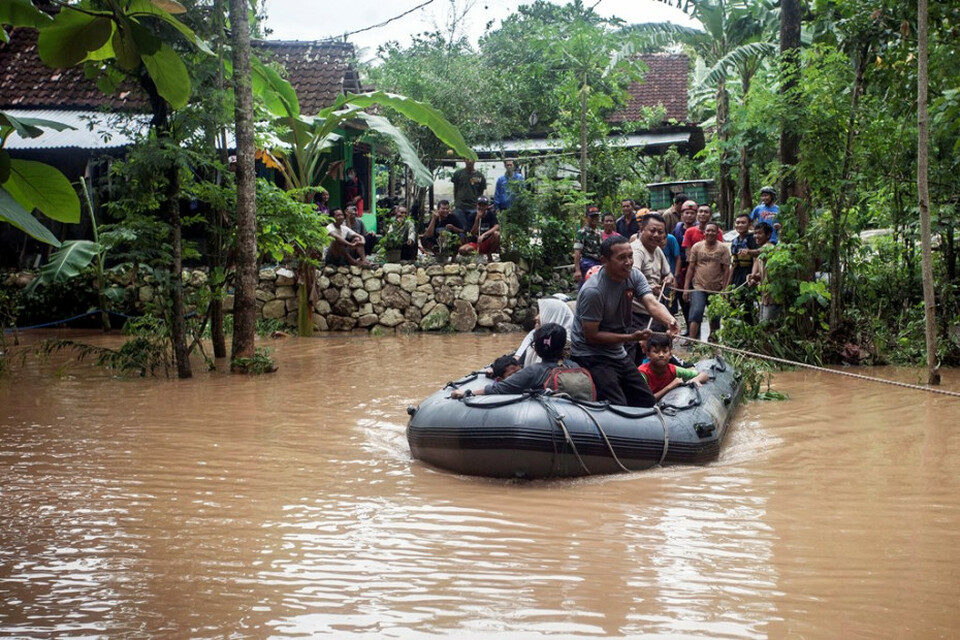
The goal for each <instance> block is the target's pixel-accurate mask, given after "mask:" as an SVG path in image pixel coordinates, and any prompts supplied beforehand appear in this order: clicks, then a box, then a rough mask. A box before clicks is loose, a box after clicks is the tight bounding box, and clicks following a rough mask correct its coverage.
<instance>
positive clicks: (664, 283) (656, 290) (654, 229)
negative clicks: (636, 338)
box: [627, 213, 674, 364]
mask: <svg viewBox="0 0 960 640" xmlns="http://www.w3.org/2000/svg"><path fill="white" fill-rule="evenodd" d="M666 232H667V230H666V223H665V222H664V220H663V216H661V215H660V214H659V213H648V214H646V215H644V216H643V217H642V218H640V233H639V234H638V235H637V237H636V238H635V239H634V240H633V241H632V242H631V243H630V247H631V248H632V249H633V264H634V265H635V266H636V267H637V268H638V269H640V272H641V273H643V276H644V277H645V278H646V279H647V283H649V285H650V290H651V292H652V293H653V295H654V296H656V297H657V300H658V301H659V302H662V303H663V304H667V301H666V300H665V298H666V295H667V293H663V295H662V296H661V291H663V289H664V288H670V287H672V286H673V284H674V282H673V281H674V277H673V272H672V271H671V270H670V263H669V261H668V260H667V257H666V256H665V255H664V254H663V249H661V248H660V242H661V241H662V240H663V239H664V238H665V237H666ZM630 328H631V329H632V330H634V331H639V330H643V329H647V328H649V329H652V330H653V331H665V330H666V325H664V324H662V323H660V322H657V321H656V320H654V321H653V323H652V324H651V322H650V315H649V314H648V313H647V309H646V307H645V306H644V305H643V304H641V303H640V302H639V301H638V300H636V299H634V301H633V321H632V322H631V325H630ZM627 352H628V353H629V355H631V356H633V357H634V360H635V361H636V362H637V364H640V362H642V361H643V350H642V349H635V350H631V349H627Z"/></svg>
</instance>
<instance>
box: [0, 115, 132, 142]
mask: <svg viewBox="0 0 960 640" xmlns="http://www.w3.org/2000/svg"><path fill="white" fill-rule="evenodd" d="M4 112H5V113H6V114H7V115H8V116H12V117H14V118H41V119H43V120H51V121H53V122H59V123H60V124H65V125H67V126H69V127H71V128H69V129H64V130H62V131H57V130H55V129H50V128H48V127H42V128H43V135H42V136H38V137H36V138H21V137H20V135H19V134H18V133H17V132H13V133H11V134H10V137H9V138H7V144H6V147H5V148H6V149H9V150H20V149H112V148H117V147H125V146H127V145H129V144H131V143H132V142H133V141H134V136H135V135H137V134H142V133H143V132H145V131H146V130H147V129H149V127H150V116H148V115H145V114H135V113H129V112H128V113H107V112H104V111H98V110H91V109H87V110H80V109H4Z"/></svg>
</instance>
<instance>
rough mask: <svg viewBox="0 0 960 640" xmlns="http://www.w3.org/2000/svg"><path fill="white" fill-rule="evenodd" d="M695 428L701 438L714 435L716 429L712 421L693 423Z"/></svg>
mask: <svg viewBox="0 0 960 640" xmlns="http://www.w3.org/2000/svg"><path fill="white" fill-rule="evenodd" d="M693 428H694V430H696V432H697V436H698V437H700V438H706V437H709V436H711V435H713V432H714V429H716V427H715V426H714V425H713V423H712V422H698V423H696V424H695V425H693Z"/></svg>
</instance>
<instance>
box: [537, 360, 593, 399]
mask: <svg viewBox="0 0 960 640" xmlns="http://www.w3.org/2000/svg"><path fill="white" fill-rule="evenodd" d="M543 388H544V389H549V390H550V391H553V392H554V393H565V394H567V395H569V396H570V397H571V398H573V399H574V400H580V401H581V402H595V401H596V400H597V389H596V387H594V385H593V376H591V375H590V372H589V371H587V370H586V369H584V368H583V367H563V366H560V367H554V368H553V369H551V370H550V374H549V375H548V376H547V379H546V381H545V382H544V383H543Z"/></svg>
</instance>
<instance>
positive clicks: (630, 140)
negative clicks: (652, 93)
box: [476, 131, 691, 154]
mask: <svg viewBox="0 0 960 640" xmlns="http://www.w3.org/2000/svg"><path fill="white" fill-rule="evenodd" d="M690 136H691V133H690V132H689V131H670V132H663V133H661V132H647V133H634V134H631V135H628V136H624V137H623V138H617V139H615V140H614V141H613V146H615V147H627V148H634V147H651V146H652V147H665V146H671V145H675V144H684V143H686V142H689V141H690ZM562 149H564V142H563V141H562V140H560V139H559V138H556V139H550V138H546V139H536V138H524V139H519V140H504V141H503V142H502V143H500V144H497V145H490V146H478V147H477V148H476V151H477V153H481V154H482V153H497V152H502V153H519V152H534V153H536V152H540V153H543V152H548V151H560V150H562Z"/></svg>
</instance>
